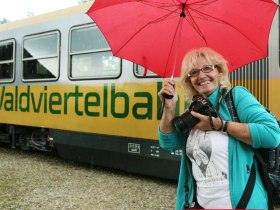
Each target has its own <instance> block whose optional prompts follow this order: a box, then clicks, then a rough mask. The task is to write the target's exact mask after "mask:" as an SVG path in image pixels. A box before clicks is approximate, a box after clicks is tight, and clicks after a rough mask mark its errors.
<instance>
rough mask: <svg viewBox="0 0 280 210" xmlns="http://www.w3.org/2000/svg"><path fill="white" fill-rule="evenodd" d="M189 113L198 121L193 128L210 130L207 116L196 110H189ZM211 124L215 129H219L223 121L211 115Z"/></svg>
mask: <svg viewBox="0 0 280 210" xmlns="http://www.w3.org/2000/svg"><path fill="white" fill-rule="evenodd" d="M191 115H192V116H193V117H195V118H198V119H199V120H200V121H199V122H198V123H197V124H196V125H195V126H194V128H196V129H199V130H202V131H211V130H212V128H211V124H210V119H209V116H206V115H202V114H200V113H198V112H195V111H191ZM212 120H213V125H214V128H215V129H219V128H220V127H222V125H223V121H222V120H221V119H220V118H219V117H212Z"/></svg>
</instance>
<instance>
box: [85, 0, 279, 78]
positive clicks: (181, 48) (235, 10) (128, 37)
mask: <svg viewBox="0 0 280 210" xmlns="http://www.w3.org/2000/svg"><path fill="white" fill-rule="evenodd" d="M277 8H278V5H277V4H276V3H274V2H273V1H272V0H246V1H244V0H95V2H94V3H93V5H92V6H91V8H90V9H89V10H88V12H87V14H88V15H89V16H90V17H91V18H92V19H93V21H94V22H95V23H96V24H97V26H98V27H99V28H100V30H101V31H102V33H103V34H104V36H105V38H106V40H107V41H108V43H109V45H110V47H111V49H112V52H113V54H114V55H115V56H118V57H121V58H124V59H127V60H130V61H132V62H135V63H137V64H139V65H142V66H143V67H145V68H146V69H149V70H151V71H153V72H154V73H156V74H158V75H159V76H161V77H171V76H175V77H177V76H180V71H181V62H182V59H183V57H184V55H185V54H186V53H187V52H188V51H189V50H191V49H194V48H200V47H210V48H212V49H214V50H216V51H217V52H219V53H220V54H222V55H223V56H224V57H225V58H226V59H227V60H228V62H229V69H230V71H233V70H235V69H237V68H239V67H241V66H243V65H245V64H248V63H250V62H252V61H255V60H258V59H261V58H265V57H266V56H267V51H268V49H267V48H268V38H269V32H270V27H271V24H272V20H273V17H274V14H275V12H276V10H277Z"/></svg>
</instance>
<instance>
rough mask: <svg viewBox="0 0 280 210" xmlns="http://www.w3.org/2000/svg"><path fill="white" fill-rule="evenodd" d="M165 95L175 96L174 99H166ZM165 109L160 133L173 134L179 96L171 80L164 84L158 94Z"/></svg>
mask: <svg viewBox="0 0 280 210" xmlns="http://www.w3.org/2000/svg"><path fill="white" fill-rule="evenodd" d="M164 94H167V95H170V96H173V97H172V98H170V99H168V98H164ZM158 96H159V97H160V99H161V101H162V103H164V105H163V106H164V109H163V113H162V118H161V121H160V131H161V132H163V133H171V132H173V131H174V130H175V127H174V125H173V119H174V117H175V109H176V103H177V101H178V94H177V91H176V88H175V82H174V81H173V80H171V79H166V80H165V81H164V83H163V87H162V89H161V90H160V91H159V92H158Z"/></svg>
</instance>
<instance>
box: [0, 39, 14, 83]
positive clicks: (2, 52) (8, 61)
mask: <svg viewBox="0 0 280 210" xmlns="http://www.w3.org/2000/svg"><path fill="white" fill-rule="evenodd" d="M14 68H15V40H5V41H0V82H1V83H4V82H12V81H13V80H14Z"/></svg>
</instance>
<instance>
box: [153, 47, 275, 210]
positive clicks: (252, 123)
mask: <svg viewBox="0 0 280 210" xmlns="http://www.w3.org/2000/svg"><path fill="white" fill-rule="evenodd" d="M181 85H182V87H183V88H184V92H185V96H186V99H187V100H188V99H191V98H192V97H193V96H194V95H197V94H201V95H202V96H204V97H205V98H207V99H208V100H209V101H210V102H211V104H212V105H213V106H214V107H218V110H219V111H218V112H219V114H220V116H221V118H222V119H221V118H219V117H217V118H215V117H212V125H211V123H210V119H209V116H206V115H202V114H200V113H198V112H194V111H191V112H190V113H191V115H192V116H193V117H195V118H198V119H199V120H200V121H199V122H198V123H197V124H195V126H194V127H193V128H191V129H190V131H189V132H182V131H181V130H180V129H179V128H178V127H175V126H174V124H173V119H174V117H175V107H176V103H177V100H178V95H177V92H176V87H175V83H174V81H172V80H166V81H165V82H164V85H163V88H162V89H161V90H160V91H159V93H158V94H159V96H160V98H161V99H162V100H163V101H164V103H165V104H164V110H163V115H162V119H161V122H160V125H159V131H158V134H159V140H160V141H159V142H160V146H161V147H162V148H164V149H168V150H172V151H174V150H178V149H182V158H181V168H180V175H179V181H178V189H177V201H176V209H184V205H186V206H188V205H191V204H192V203H193V201H194V200H196V201H197V202H198V204H199V205H200V206H201V207H202V208H236V206H237V204H238V202H239V200H240V198H241V196H242V193H243V191H244V188H245V186H246V183H247V181H248V177H249V175H250V169H251V166H252V164H253V163H254V164H255V166H256V168H257V164H256V162H255V161H254V159H253V151H252V147H253V148H260V147H265V148H274V147H276V146H278V145H279V142H280V135H279V134H280V132H279V128H278V124H277V122H276V120H275V119H274V117H272V116H271V115H270V114H268V113H267V111H266V110H265V108H264V107H263V106H262V105H261V104H260V103H259V102H258V101H257V100H256V99H255V97H254V96H253V95H252V94H250V92H249V91H248V90H246V89H245V88H244V87H241V86H238V87H235V88H234V89H233V92H232V94H233V98H234V104H235V107H236V110H237V113H238V116H239V118H240V121H241V122H243V123H238V122H232V119H231V116H230V113H229V111H228V108H227V105H226V102H225V100H224V98H223V94H221V92H222V91H221V90H222V89H226V90H229V89H230V83H229V80H228V67H227V62H226V60H225V59H224V58H223V57H222V56H221V55H220V54H218V53H217V52H215V51H213V50H211V49H209V48H201V49H196V50H193V51H191V52H189V53H188V54H187V55H186V56H185V58H184V60H183V63H182V75H181ZM164 94H168V95H172V96H173V97H172V98H171V99H166V98H165V99H164V97H163V95H164ZM187 166H188V167H187ZM186 176H187V177H186ZM186 180H187V182H188V188H186V189H189V191H187V192H186V191H185V187H184V184H185V182H186ZM267 200H268V199H267V193H266V191H265V189H264V186H263V184H262V181H261V178H260V175H259V172H258V171H257V176H256V183H255V186H254V189H253V193H252V195H251V198H250V200H249V203H248V205H247V208H263V209H265V208H268V201H267Z"/></svg>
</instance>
